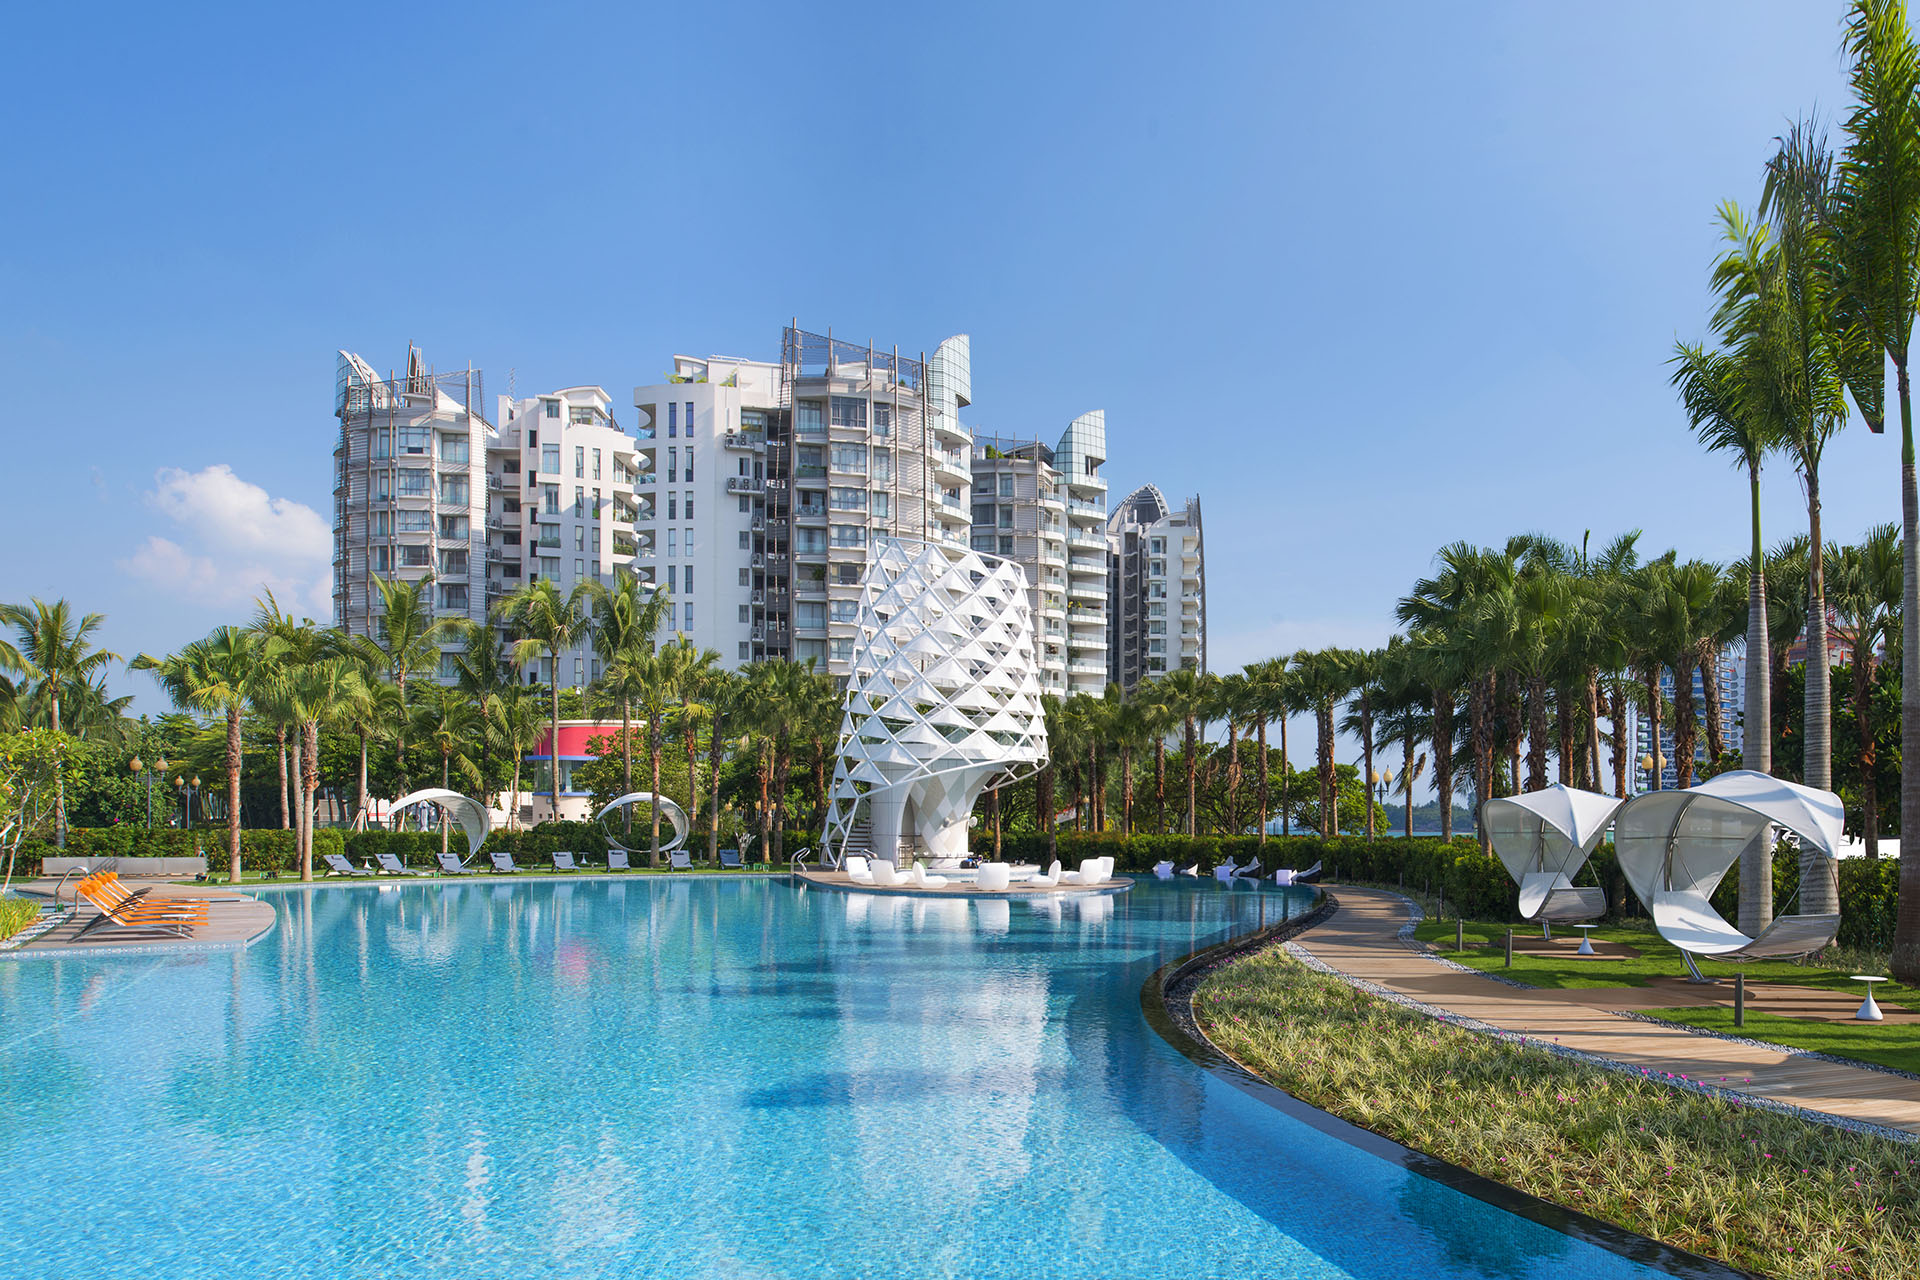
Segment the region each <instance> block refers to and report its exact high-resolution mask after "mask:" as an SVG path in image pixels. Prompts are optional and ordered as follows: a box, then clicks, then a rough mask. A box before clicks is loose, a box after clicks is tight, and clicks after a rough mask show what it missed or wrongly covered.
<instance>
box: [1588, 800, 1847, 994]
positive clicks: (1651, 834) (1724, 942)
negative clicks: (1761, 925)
mask: <svg viewBox="0 0 1920 1280" xmlns="http://www.w3.org/2000/svg"><path fill="white" fill-rule="evenodd" d="M1842 817H1843V810H1842V808H1841V805H1840V797H1839V796H1836V795H1835V794H1833V792H1831V791H1820V790H1817V789H1815V788H1813V787H1803V786H1801V785H1799V784H1798V783H1794V782H1787V781H1785V780H1784V779H1781V778H1775V777H1772V776H1770V775H1768V774H1764V773H1759V772H1756V771H1754V770H1751V769H1736V770H1734V771H1733V772H1731V773H1722V774H1719V775H1717V776H1715V777H1712V778H1709V779H1707V780H1706V781H1705V782H1703V783H1701V784H1700V785H1699V786H1697V787H1692V788H1689V789H1688V790H1686V791H1649V792H1647V793H1646V794H1645V795H1640V796H1635V797H1634V798H1633V799H1632V800H1629V801H1627V803H1626V804H1625V805H1624V806H1622V807H1621V810H1620V814H1619V817H1618V818H1617V819H1616V820H1615V823H1614V833H1613V843H1614V848H1615V849H1616V850H1617V851H1618V852H1619V854H1620V869H1621V870H1622V871H1624V872H1625V873H1626V876H1627V883H1628V884H1630V885H1632V886H1633V891H1634V893H1635V894H1637V895H1639V898H1640V901H1641V902H1643V903H1645V904H1646V908H1647V914H1648V915H1650V916H1652V917H1653V927H1654V928H1655V929H1657V930H1658V931H1659V933H1660V936H1661V937H1663V938H1665V939H1666V940H1667V941H1668V942H1671V943H1672V944H1673V945H1674V946H1676V947H1678V948H1680V950H1681V952H1682V953H1683V954H1684V955H1685V956H1686V958H1687V968H1688V970H1689V971H1691V972H1692V973H1693V975H1694V976H1695V977H1696V978H1698V977H1699V976H1700V971H1699V969H1698V968H1697V967H1696V966H1695V965H1694V962H1693V958H1694V957H1695V956H1711V957H1712V958H1714V959H1715V960H1765V959H1778V958H1784V957H1789V956H1804V955H1807V954H1808V953H1810V952H1814V951H1818V950H1819V949H1820V948H1821V947H1824V946H1826V945H1827V944H1828V943H1830V942H1832V941H1833V940H1834V938H1835V937H1837V936H1838V935H1839V932H1840V916H1839V914H1838V913H1837V912H1836V913H1834V914H1831V915H1829V914H1824V913H1823V914H1813V915H1783V916H1776V917H1775V918H1774V921H1773V923H1772V924H1769V925H1768V926H1767V927H1766V928H1765V929H1763V930H1761V931H1760V933H1759V935H1758V936H1757V937H1752V938H1749V937H1748V936H1747V935H1746V934H1744V933H1742V932H1740V930H1738V929H1736V928H1734V927H1733V926H1732V925H1731V924H1728V923H1727V921H1726V920H1725V919H1724V918H1723V917H1722V916H1721V915H1720V913H1719V912H1718V911H1715V910H1714V909H1713V904H1712V902H1711V901H1710V899H1711V898H1712V897H1713V891H1714V888H1715V886H1717V885H1718V884H1719V883H1720V881H1721V879H1722V877H1724V876H1725V875H1726V874H1727V871H1728V870H1729V869H1730V868H1731V867H1732V866H1733V864H1734V863H1735V862H1736V861H1738V860H1739V857H1740V853H1741V850H1743V849H1745V848H1746V847H1747V846H1748V845H1750V844H1752V843H1753V842H1754V841H1756V840H1772V839H1773V829H1774V828H1775V827H1781V828H1784V829H1785V830H1786V831H1788V832H1789V833H1791V834H1792V835H1795V836H1797V837H1799V839H1800V843H1801V847H1802V848H1811V849H1814V850H1817V851H1818V852H1820V853H1821V854H1823V855H1825V856H1826V857H1828V858H1832V857H1834V856H1835V852H1836V851H1837V850H1838V848H1839V846H1840V826H1841V820H1842Z"/></svg>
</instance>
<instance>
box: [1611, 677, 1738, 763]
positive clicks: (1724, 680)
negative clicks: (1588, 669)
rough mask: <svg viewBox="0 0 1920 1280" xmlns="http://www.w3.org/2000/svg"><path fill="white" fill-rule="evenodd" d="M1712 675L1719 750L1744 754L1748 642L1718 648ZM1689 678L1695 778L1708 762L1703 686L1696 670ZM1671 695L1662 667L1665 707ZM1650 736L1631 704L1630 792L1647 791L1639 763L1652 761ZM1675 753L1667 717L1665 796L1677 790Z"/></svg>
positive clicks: (1643, 719) (1663, 727)
mask: <svg viewBox="0 0 1920 1280" xmlns="http://www.w3.org/2000/svg"><path fill="white" fill-rule="evenodd" d="M1713 672H1714V677H1715V683H1716V685H1717V686H1718V690H1719V703H1720V705H1719V726H1718V727H1719V730H1720V735H1721V746H1722V747H1723V748H1724V749H1725V750H1726V751H1728V752H1739V751H1742V750H1744V749H1745V746H1746V734H1745V720H1744V719H1743V718H1742V713H1743V712H1744V711H1745V709H1746V700H1747V662H1746V641H1745V640H1744V639H1742V640H1738V641H1735V642H1734V643H1732V644H1729V645H1724V646H1722V647H1721V649H1720V652H1719V653H1718V654H1717V655H1716V656H1715V659H1714V662H1713ZM1687 678H1688V680H1689V681H1690V682H1691V683H1692V685H1693V717H1694V723H1695V733H1694V739H1693V761H1694V765H1695V770H1696V772H1695V776H1696V777H1697V776H1698V767H1699V766H1701V765H1704V764H1706V763H1708V754H1707V747H1708V745H1709V741H1708V735H1707V714H1708V707H1707V687H1706V681H1705V680H1704V679H1703V678H1702V676H1701V674H1700V669H1699V668H1698V667H1695V668H1694V669H1693V670H1692V671H1690V672H1688V673H1687ZM1673 692H1674V685H1673V668H1671V667H1662V668H1661V669H1660V697H1661V700H1662V701H1663V702H1665V703H1666V704H1667V705H1668V706H1671V705H1672V704H1673ZM1652 737H1653V735H1652V725H1651V723H1650V721H1649V720H1648V719H1647V717H1646V716H1645V715H1643V714H1642V713H1641V708H1640V707H1639V706H1638V705H1635V704H1629V705H1628V708H1627V734H1626V740H1627V741H1629V742H1631V743H1632V744H1633V754H1632V756H1631V757H1629V759H1628V761H1627V779H1628V790H1629V791H1631V792H1634V793H1635V794H1638V793H1639V792H1642V791H1646V790H1648V789H1649V783H1650V781H1651V779H1650V778H1649V777H1648V771H1647V767H1646V765H1645V764H1643V763H1642V761H1645V760H1649V759H1651V758H1652V757H1653V748H1652ZM1675 751H1676V748H1675V746H1674V734H1673V721H1672V717H1671V715H1668V716H1665V717H1663V718H1662V719H1661V722H1660V757H1659V758H1660V788H1661V790H1663V791H1671V790H1673V789H1674V788H1675V787H1678V786H1679V785H1680V762H1679V760H1678V759H1677V758H1676V756H1675ZM1609 767H1611V766H1610V765H1609Z"/></svg>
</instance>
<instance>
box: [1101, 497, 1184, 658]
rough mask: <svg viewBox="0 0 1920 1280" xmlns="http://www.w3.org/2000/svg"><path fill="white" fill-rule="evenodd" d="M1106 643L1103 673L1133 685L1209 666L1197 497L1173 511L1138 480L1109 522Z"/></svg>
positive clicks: (1163, 500)
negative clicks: (1108, 636) (1109, 637)
mask: <svg viewBox="0 0 1920 1280" xmlns="http://www.w3.org/2000/svg"><path fill="white" fill-rule="evenodd" d="M1107 547H1108V566H1109V579H1108V593H1109V595H1110V597H1111V600H1112V606H1111V607H1112V611H1113V622H1112V636H1113V638H1112V643H1111V644H1110V645H1109V646H1108V649H1107V667H1108V678H1109V679H1111V680H1112V681H1113V682H1114V683H1116V684H1118V685H1120V687H1121V688H1123V689H1127V690H1129V691H1131V690H1132V689H1133V688H1134V687H1135V686H1136V685H1138V684H1139V683H1140V682H1141V681H1142V680H1151V679H1155V678H1157V677H1159V676H1162V675H1165V674H1166V673H1167V672H1169V671H1178V670H1180V669H1182V668H1189V669H1192V670H1196V671H1205V670H1206V669H1207V571H1206V547H1205V541H1204V539H1203V537H1202V534H1201V525H1200V499H1199V498H1198V497H1192V498H1188V499H1187V501H1186V504H1185V506H1184V507H1182V508H1181V509H1180V510H1178V511H1175V510H1174V509H1173V507H1171V506H1170V505H1169V504H1168V502H1167V499H1166V495H1165V494H1163V493H1161V492H1160V490H1159V488H1158V487H1157V486H1155V485H1151V484H1148V485H1142V486H1141V487H1140V488H1138V489H1135V490H1134V491H1133V492H1132V493H1130V494H1128V495H1127V498H1126V501H1124V502H1122V503H1121V504H1120V505H1119V506H1118V507H1116V508H1114V512H1113V518H1112V519H1111V520H1110V521H1108V523H1107Z"/></svg>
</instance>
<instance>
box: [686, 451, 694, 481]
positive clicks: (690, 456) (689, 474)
mask: <svg viewBox="0 0 1920 1280" xmlns="http://www.w3.org/2000/svg"><path fill="white" fill-rule="evenodd" d="M687 483H688V484H692V483H693V446H692V445H688V446H687Z"/></svg>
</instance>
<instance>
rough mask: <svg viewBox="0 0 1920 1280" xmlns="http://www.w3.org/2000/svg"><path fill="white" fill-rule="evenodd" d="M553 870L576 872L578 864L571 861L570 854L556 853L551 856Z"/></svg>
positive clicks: (578, 867)
mask: <svg viewBox="0 0 1920 1280" xmlns="http://www.w3.org/2000/svg"><path fill="white" fill-rule="evenodd" d="M553 869H554V870H555V871H578V870H580V864H579V863H577V862H575V861H574V860H573V855H572V854H571V853H563V852H556V853H555V854H554V855H553Z"/></svg>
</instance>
